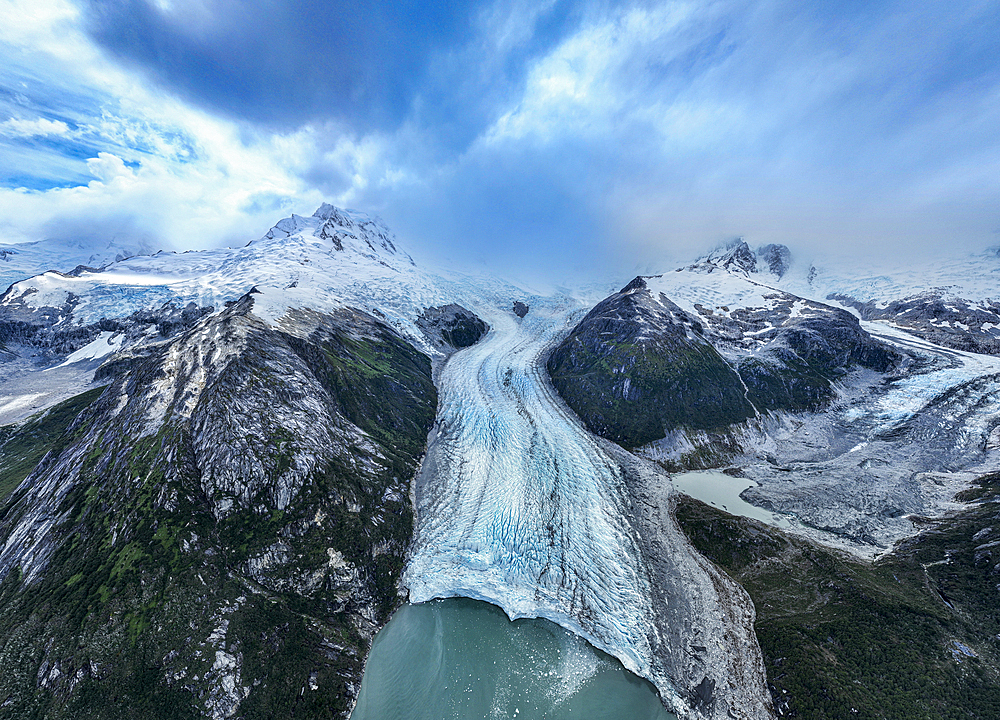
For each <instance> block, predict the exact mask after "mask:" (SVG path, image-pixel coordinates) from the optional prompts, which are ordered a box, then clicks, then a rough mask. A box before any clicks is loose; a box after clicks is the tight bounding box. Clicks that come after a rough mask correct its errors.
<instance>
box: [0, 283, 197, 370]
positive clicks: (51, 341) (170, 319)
mask: <svg viewBox="0 0 1000 720" xmlns="http://www.w3.org/2000/svg"><path fill="white" fill-rule="evenodd" d="M78 304H79V298H77V297H75V296H74V295H70V296H69V297H68V298H67V299H66V301H65V302H64V303H63V305H61V306H59V307H40V308H32V307H30V306H28V305H26V304H24V303H17V302H15V303H6V304H4V305H2V306H0V347H13V346H21V347H22V348H23V349H24V350H25V352H27V353H28V354H33V355H36V356H37V357H38V358H39V359H40V360H41V361H43V362H45V361H51V360H53V359H55V358H58V357H60V356H63V355H67V354H69V353H71V352H74V351H75V350H79V349H80V348H82V347H84V346H85V345H87V344H89V343H91V342H93V341H94V339H95V338H97V336H98V335H100V334H101V332H115V333H125V334H126V335H127V337H128V338H129V340H135V339H138V338H140V337H146V338H147V339H148V336H149V332H150V330H151V329H153V328H155V334H156V335H157V336H158V337H159V338H169V337H173V336H175V335H177V334H178V333H180V332H182V331H184V330H187V329H189V328H191V327H193V326H194V324H195V323H197V322H198V321H199V320H200V319H201V318H202V317H204V316H205V315H208V314H209V313H211V312H213V311H214V308H212V307H211V306H209V307H199V306H198V305H196V304H195V303H188V304H187V305H186V306H184V307H180V306H179V305H177V304H176V303H164V304H163V305H161V306H160V307H159V308H156V309H151V310H140V311H137V312H134V313H132V314H131V315H129V316H128V317H125V318H121V319H112V320H109V319H101V320H100V321H98V322H96V323H92V324H90V325H86V326H83V327H80V326H72V327H70V328H69V329H64V328H63V327H61V323H60V321H61V320H62V319H63V318H66V317H70V316H71V315H72V314H73V310H74V309H75V308H76V306H77V305H78ZM126 344H128V343H126Z"/></svg>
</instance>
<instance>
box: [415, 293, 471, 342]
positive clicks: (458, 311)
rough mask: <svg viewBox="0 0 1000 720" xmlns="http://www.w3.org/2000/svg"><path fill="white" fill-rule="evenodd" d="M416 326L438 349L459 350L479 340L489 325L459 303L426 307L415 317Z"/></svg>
mask: <svg viewBox="0 0 1000 720" xmlns="http://www.w3.org/2000/svg"><path fill="white" fill-rule="evenodd" d="M417 327H419V328H420V329H421V330H423V331H424V333H425V334H426V335H427V337H428V339H429V340H430V341H431V343H432V344H433V345H434V346H435V347H437V348H438V349H440V350H443V351H447V350H449V349H450V350H459V349H461V348H464V347H469V346H470V345H475V344H476V343H477V342H479V338H481V337H482V336H483V335H485V334H486V332H487V331H488V330H489V326H488V325H487V324H486V323H485V322H483V321H482V319H481V318H479V316H477V315H476V314H475V313H474V312H472V311H471V310H467V309H465V308H464V307H462V306H461V305H454V304H451V305H442V306H441V307H432V308H427V309H426V310H424V312H423V313H421V315H420V317H418V318H417Z"/></svg>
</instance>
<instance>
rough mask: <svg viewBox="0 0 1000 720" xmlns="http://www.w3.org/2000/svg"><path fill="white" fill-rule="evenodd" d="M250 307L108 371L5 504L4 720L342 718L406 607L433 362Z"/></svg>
mask: <svg viewBox="0 0 1000 720" xmlns="http://www.w3.org/2000/svg"><path fill="white" fill-rule="evenodd" d="M252 310H253V297H252V296H250V295H248V296H245V297H244V298H243V299H241V300H240V301H239V302H237V303H235V304H233V305H231V306H230V307H229V308H227V309H226V310H224V311H223V312H221V313H217V314H213V315H210V316H208V317H204V318H201V319H200V320H199V321H197V322H196V323H195V324H194V325H193V326H192V327H191V328H190V329H188V330H186V331H185V332H183V333H181V334H180V335H179V336H178V337H177V338H176V339H174V340H172V341H170V342H166V343H162V344H160V345H159V346H156V347H153V348H151V349H149V350H148V352H147V353H146V354H145V355H144V356H141V357H140V356H137V357H136V358H134V360H133V362H131V363H129V364H127V365H121V366H119V367H118V369H117V370H116V371H114V372H112V373H111V374H110V375H109V376H108V379H109V380H110V381H111V382H110V384H109V385H108V386H107V388H106V389H104V390H103V391H102V392H100V397H98V398H96V399H94V397H93V395H92V396H90V397H89V398H87V402H82V403H77V404H76V405H74V406H73V407H74V409H75V418H74V419H73V420H72V421H71V422H68V423H66V422H64V423H63V424H62V425H61V426H59V427H56V426H53V428H54V429H53V430H52V431H51V432H49V433H48V434H47V435H45V436H44V437H45V438H48V439H47V440H45V442H47V443H48V446H47V449H48V452H47V454H46V455H45V456H44V457H43V458H42V459H41V461H40V462H39V463H38V464H37V467H35V468H34V470H33V471H31V472H30V474H28V475H27V477H25V478H24V480H23V481H22V482H21V483H20V484H19V485H18V486H17V488H16V489H15V490H13V492H12V493H11V494H10V495H9V496H8V497H6V498H5V500H4V508H3V512H2V515H0V517H2V521H0V542H2V543H3V545H2V549H0V575H2V578H3V579H2V582H0V608H2V610H0V637H2V641H0V648H2V649H0V660H2V661H3V662H4V663H5V664H7V665H8V666H16V667H17V668H18V669H17V671H16V672H13V673H7V674H5V675H4V677H3V678H0V695H2V696H3V697H5V698H6V701H5V706H4V710H5V712H7V713H10V714H12V715H11V716H19V717H23V716H27V715H31V714H33V715H35V716H38V717H49V718H60V717H79V716H82V715H86V716H88V717H95V718H105V717H106V718H110V717H119V716H121V715H122V714H123V713H126V712H127V713H128V714H130V715H131V716H142V717H213V718H223V717H231V716H236V715H239V716H252V715H256V716H277V715H284V714H287V713H288V712H289V709H290V708H291V707H293V706H294V707H295V714H296V716H303V717H313V716H323V717H330V716H331V715H333V716H339V717H346V716H347V714H348V713H349V710H350V707H351V704H352V702H353V698H354V697H355V696H356V693H357V690H358V686H359V683H360V678H361V672H362V669H363V663H364V658H365V656H366V655H367V651H368V648H369V645H370V643H371V639H372V637H373V635H374V633H375V631H376V630H377V629H378V627H379V626H380V625H381V624H382V623H384V622H385V621H386V619H387V618H388V616H389V613H390V612H391V611H392V610H393V609H394V608H395V607H396V606H397V604H398V603H399V596H398V594H397V580H398V577H399V574H400V572H401V570H402V566H403V559H404V556H405V552H406V548H407V546H408V544H409V542H410V537H411V534H412V526H413V510H412V507H411V503H410V496H409V482H410V478H411V477H412V476H413V474H414V472H415V470H416V466H417V461H418V458H419V456H420V454H421V453H422V452H423V448H424V445H425V442H426V436H427V432H428V430H429V428H430V424H431V422H432V420H433V416H434V410H435V406H436V392H435V389H434V386H433V384H432V382H431V365H430V361H429V359H428V358H427V357H426V356H424V355H422V354H421V353H419V352H418V351H416V350H415V349H413V348H412V347H411V346H410V345H408V344H407V343H406V342H405V341H403V340H402V339H401V338H400V337H399V336H398V335H397V334H396V333H395V332H394V331H393V330H391V329H390V328H389V327H388V326H386V325H384V324H382V323H381V322H379V321H378V320H376V319H375V318H373V317H372V316H369V315H367V314H364V313H361V312H358V311H354V310H350V309H344V310H341V311H339V312H336V313H334V314H330V315H323V314H319V313H312V312H308V311H293V312H290V313H288V314H287V315H286V316H285V317H284V318H283V319H282V321H281V323H280V326H279V327H277V328H276V327H273V326H271V325H268V324H266V323H264V322H263V321H261V320H259V319H258V318H257V317H255V316H254V314H253V312H252ZM81 407H82V409H81ZM51 412H52V411H50V413H51ZM19 431H20V429H19V428H12V429H7V430H6V432H7V435H8V436H9V437H8V438H7V440H6V441H5V442H6V444H5V447H7V446H9V445H10V443H11V442H14V441H16V436H17V434H18V432H19ZM36 432H37V431H36Z"/></svg>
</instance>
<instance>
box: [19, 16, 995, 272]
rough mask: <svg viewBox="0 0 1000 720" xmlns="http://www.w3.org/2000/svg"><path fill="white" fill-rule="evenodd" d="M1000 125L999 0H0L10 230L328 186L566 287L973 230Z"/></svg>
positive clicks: (216, 213)
mask: <svg viewBox="0 0 1000 720" xmlns="http://www.w3.org/2000/svg"><path fill="white" fill-rule="evenodd" d="M998 128H1000V4H998V3H997V2H995V1H992V2H961V3H954V2H948V3H946V2H926V1H924V2H920V1H916V2H915V1H912V0H911V1H910V2H879V1H878V0H873V1H870V2H839V3H829V2H814V1H811V0H798V1H794V2H793V1H787V2H786V1H782V0H770V1H760V2H752V1H750V0H718V1H712V0H708V1H703V2H634V3H623V2H602V1H596V2H574V3H567V2H560V1H558V0H549V1H547V2H537V1H535V2H525V1H522V0H508V1H506V2H489V1H469V2H466V1H460V0H453V1H451V2H437V3H434V2H416V1H409V0H407V1H400V0H396V1H395V2H393V1H391V0H379V1H378V2H368V3H361V4H359V3H346V2H340V1H339V0H333V1H331V0H284V1H278V0H77V1H74V0H0V242H20V241H25V240H34V239H42V238H48V239H56V240H67V241H69V240H74V241H75V240H80V239H83V240H87V241H93V242H95V243H99V242H101V241H102V239H111V238H113V239H116V240H118V241H119V242H121V241H123V240H128V239H129V238H135V239H137V240H142V241H144V242H147V243H152V244H155V245H160V246H164V247H170V248H177V249H185V248H197V247H208V246H213V245H228V244H234V243H243V242H245V241H246V240H248V239H250V238H253V237H257V236H259V235H261V234H263V232H265V231H266V230H267V228H268V227H269V226H270V225H271V224H273V222H274V221H275V220H277V219H278V218H280V217H282V216H285V215H288V214H289V213H291V212H298V213H311V212H312V210H313V209H314V208H315V207H316V206H318V205H319V203H320V202H321V201H323V200H327V201H330V202H333V203H336V204H339V205H343V206H347V207H354V208H357V209H361V210H366V211H368V212H371V213H374V214H378V215H381V216H382V217H383V218H384V219H385V220H386V222H387V223H389V225H390V226H391V227H393V228H394V230H395V231H396V232H397V234H398V235H399V236H400V237H401V238H402V239H403V240H404V241H405V242H406V244H407V245H408V246H409V247H410V248H413V249H414V250H416V251H417V254H418V256H419V255H426V256H431V257H437V258H447V259H450V260H451V261H453V262H455V263H458V264H465V265H472V266H477V265H478V266H479V267H482V266H483V265H489V266H493V267H495V268H496V269H498V270H500V271H503V272H515V273H520V274H522V275H536V276H538V277H547V278H551V279H560V278H562V277H574V276H580V275H583V276H590V277H594V278H598V277H600V276H601V275H602V274H616V275H627V274H629V273H634V272H640V271H641V272H654V271H662V270H664V269H667V268H669V267H670V266H671V264H672V263H673V262H677V261H685V260H688V259H690V258H692V257H693V256H695V255H697V254H699V253H700V252H702V251H704V250H706V249H708V248H711V247H712V246H714V245H716V244H718V243H720V242H724V241H726V240H727V239H729V238H732V237H735V236H740V235H742V236H745V237H746V238H747V239H748V240H749V241H750V242H751V243H759V244H763V243H768V242H784V243H786V244H788V245H790V246H791V247H792V248H793V250H795V251H796V252H798V253H799V254H800V255H808V254H809V253H816V254H820V255H822V254H823V253H831V252H841V253H845V252H846V253H856V254H857V255H858V256H859V258H863V259H864V261H866V262H878V261H880V260H881V259H884V258H886V257H887V256H891V255H893V254H896V255H900V256H906V257H908V256H911V255H914V254H927V253H933V252H936V251H938V250H939V249H940V248H947V250H948V251H949V252H952V251H955V250H956V249H958V250H970V251H976V250H981V249H983V248H985V247H988V246H991V245H998V244H1000V132H998ZM527 268H530V272H528V271H527V270H526V269H527Z"/></svg>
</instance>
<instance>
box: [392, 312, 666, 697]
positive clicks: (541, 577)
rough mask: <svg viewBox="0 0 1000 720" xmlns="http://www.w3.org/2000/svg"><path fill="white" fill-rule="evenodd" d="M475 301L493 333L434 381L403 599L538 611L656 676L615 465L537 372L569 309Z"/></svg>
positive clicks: (643, 589)
mask: <svg viewBox="0 0 1000 720" xmlns="http://www.w3.org/2000/svg"><path fill="white" fill-rule="evenodd" d="M476 310H477V312H479V313H480V314H481V315H482V316H483V317H484V319H485V320H486V321H487V322H488V323H489V324H490V326H491V332H490V333H489V334H488V335H487V336H486V337H484V338H483V339H482V340H481V341H480V342H479V343H478V344H477V345H474V346H472V347H471V348H468V349H466V350H463V351H461V352H459V353H456V354H455V355H453V356H452V357H451V358H450V359H449V361H448V362H447V364H446V365H445V366H444V368H443V370H442V374H441V378H440V382H439V385H440V389H441V399H440V407H439V415H438V422H437V425H436V428H435V430H434V432H433V434H432V442H431V444H430V447H429V449H428V455H427V457H426V459H425V461H424V465H423V470H422V472H421V475H420V478H419V479H418V482H417V489H416V493H417V512H418V522H417V537H416V540H415V544H414V551H413V554H412V557H411V560H410V563H409V566H408V568H407V570H406V574H405V577H404V583H405V585H406V586H407V587H408V588H409V591H410V600H411V601H413V602H423V601H426V600H430V599H432V598H439V597H451V596H467V597H471V598H477V599H482V600H486V601H488V602H491V603H494V604H496V605H498V606H500V607H501V608H503V609H504V610H505V611H506V613H507V614H508V615H509V616H510V617H511V618H512V619H514V618H518V617H543V618H546V619H549V620H552V621H554V622H556V623H558V624H560V625H562V626H564V627H566V628H568V629H570V630H573V631H574V632H577V633H578V634H580V635H582V636H583V637H585V638H587V639H588V640H590V641H591V642H592V643H593V644H595V645H597V646H598V647H600V648H602V649H605V650H607V651H608V652H610V653H612V654H613V655H615V656H616V657H618V658H619V659H620V660H621V661H622V663H623V664H624V665H625V666H626V667H628V668H629V669H630V670H632V671H633V672H635V673H637V674H639V675H642V676H644V677H650V661H651V648H650V642H649V638H648V633H649V630H650V628H651V626H652V625H654V624H655V623H653V622H652V620H651V618H652V613H653V610H652V607H651V603H650V600H649V598H650V595H651V594H650V588H649V581H648V577H649V574H648V572H647V571H646V570H645V569H644V568H643V567H642V566H641V564H642V562H643V560H642V557H643V556H642V552H641V551H640V549H639V546H638V540H637V538H636V537H635V534H634V531H633V530H632V526H631V524H630V522H629V520H628V518H627V517H626V514H625V508H626V507H627V503H626V502H625V500H624V497H623V492H624V487H623V477H622V472H621V470H620V468H619V466H618V464H617V463H616V462H615V461H614V460H613V459H611V458H610V457H609V456H608V455H607V454H606V453H605V452H603V451H602V449H601V448H600V447H599V446H598V444H597V443H596V442H595V441H594V440H593V439H592V438H591V437H590V436H589V435H588V434H587V433H586V432H585V431H584V430H583V429H582V428H581V427H580V425H579V424H578V422H577V421H576V419H575V418H573V417H570V416H569V415H568V414H567V412H566V411H565V410H564V408H563V406H562V405H561V403H560V401H559V400H558V399H557V398H556V397H555V396H554V394H553V392H554V391H553V390H552V389H551V388H550V386H549V385H548V384H547V382H546V381H545V379H544V378H543V377H542V373H543V372H544V371H543V369H542V367H543V366H542V362H541V356H542V354H543V353H544V352H545V350H546V348H547V347H548V346H549V345H550V343H552V341H553V340H554V339H555V338H556V337H558V336H559V335H560V333H561V332H562V331H563V330H564V328H565V327H566V326H567V324H568V323H569V322H570V318H569V317H567V311H566V310H565V309H564V308H560V307H558V305H555V304H553V305H552V306H550V307H545V306H544V305H542V306H538V305H535V306H533V307H532V308H531V312H530V313H529V314H528V315H527V317H525V318H524V319H523V320H518V319H517V318H516V317H514V316H513V315H512V314H510V313H504V312H497V311H494V312H487V311H485V310H484V309H483V308H477V309H476ZM665 690H668V691H669V689H667V688H663V687H661V688H660V691H661V692H664V691H665Z"/></svg>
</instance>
